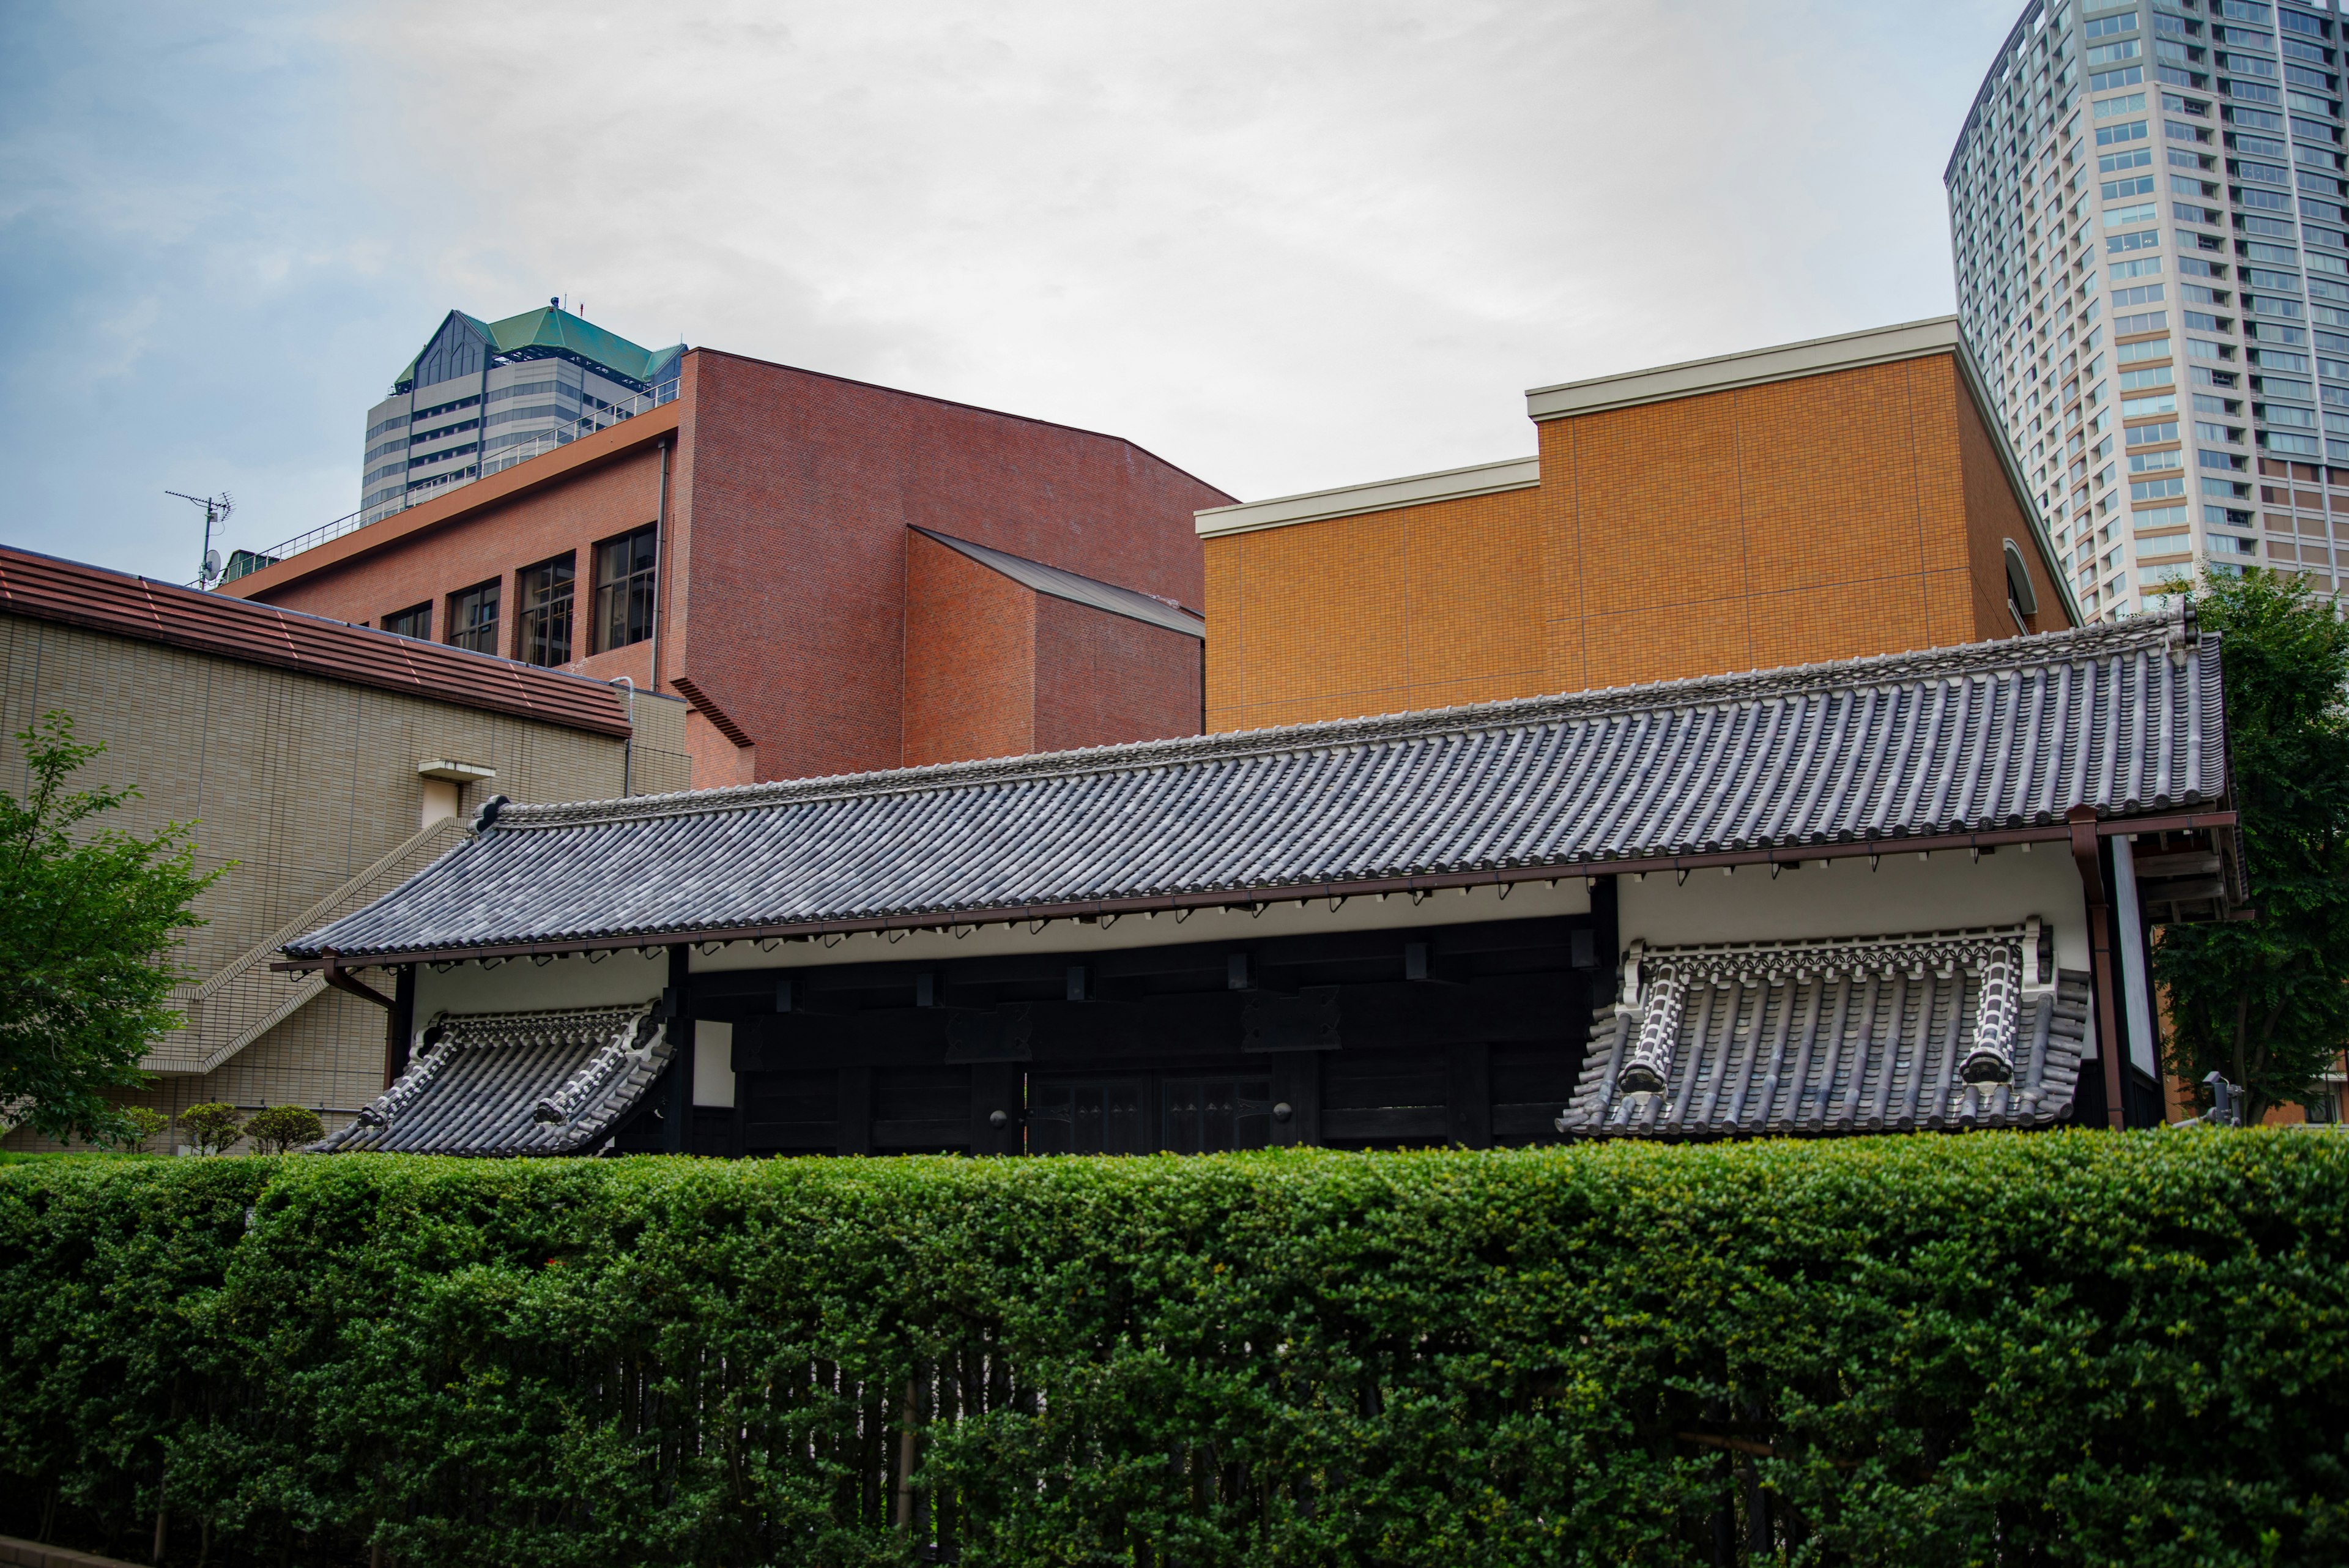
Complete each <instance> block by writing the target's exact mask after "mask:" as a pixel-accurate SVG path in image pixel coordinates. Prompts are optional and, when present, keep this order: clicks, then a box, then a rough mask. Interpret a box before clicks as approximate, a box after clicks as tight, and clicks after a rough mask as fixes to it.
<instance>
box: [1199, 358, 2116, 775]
mask: <svg viewBox="0 0 2349 1568" xmlns="http://www.w3.org/2000/svg"><path fill="white" fill-rule="evenodd" d="M1525 396H1526V415H1527V417H1528V418H1529V419H1530V420H1531V421H1533V423H1534V427H1535V440H1536V445H1537V452H1535V454H1534V455H1532V456H1530V457H1517V458H1510V459H1506V460H1505V461H1502V462H1492V463H1484V464H1479V465H1476V466H1474V467H1468V468H1459V469H1452V470H1448V471H1446V472H1440V473H1429V474H1420V475H1416V476H1413V477H1411V478H1405V479H1395V480H1385V481H1380V482H1377V483H1367V484H1352V485H1347V486H1343V487H1340V488H1338V489H1334V490H1326V491H1319V492H1314V493H1309V494H1303V495H1290V496H1283V497H1279V498H1278V499H1274V500H1268V501H1257V502H1250V503H1247V504H1243V505H1235V506H1219V507H1212V508H1208V509H1206V510H1204V511H1202V512H1200V513H1199V514H1198V518H1197V524H1196V526H1197V529H1198V533H1199V536H1200V538H1201V540H1202V542H1203V543H1204V545H1205V546H1206V556H1207V616H1208V620H1209V622H1210V624H1211V625H1212V626H1213V627H1214V628H1215V635H1214V638H1213V639H1212V640H1211V644H1210V647H1209V649H1208V668H1207V691H1208V695H1207V727H1208V728H1209V729H1212V730H1226V729H1246V728H1251V727H1255V726H1258V725H1263V724H1280V723H1291V722H1301V721H1305V720H1312V719H1324V718H1340V717H1346V716H1350V715H1354V714H1362V713H1377V712H1393V711H1408V710H1413V709H1421V708H1429V707H1435V706H1441V705H1443V704H1446V703H1456V702H1468V701H1488V700H1491V699H1495V698H1503V697H1518V696H1532V695H1535V694H1537V693H1540V692H1549V691H1574V690H1578V689H1580V688H1586V687H1605V686H1614V685H1621V684H1625V683H1630V682H1638V681H1647V680H1669V679H1672V678H1675V677H1680V676H1689V675H1700V674H1704V673H1707V672H1711V671H1715V670H1749V669H1755V668H1773V667H1777V666H1782V665H1789V664H1800V663H1806V662H1811V661H1816V660H1819V659H1845V658H1852V657H1857V656H1862V655H1868V654H1876V653H1891V652H1899V651H1901V650H1904V649H1920V648H1932V647H1946V646H1954V645H1957V644H1961V643H1966V642H1972V641H1978V640H1981V639H1986V638H1996V637H2011V636H2015V635H2019V634H2021V633H2023V632H2027V631H2044V630H2053V629H2055V628H2062V627H2066V626H2071V625H2075V624H2077V622H2078V619H2079V615H2078V610H2077V607H2076V606H2075V604H2074V603H2073V601H2072V598H2071V596H2070V593H2069V590H2068V589H2067V588H2066V587H2064V583H2063V580H2062V577H2061V575H2060V573H2059V572H2058V571H2057V570H2056V567H2055V558H2054V545H2053V542H2052V541H2051V540H2050V539H2049V537H2048V535H2047V533H2046V530H2045V528H2044V525H2043V524H2042V523H2041V522H2040V520H2039V517H2038V514H2037V511H2036V508H2035V506H2034V504H2033V502H2032V500H2031V498H2030V496H2029V494H2028V493H2027V491H2026V488H2025V486H2024V483H2023V474H2022V472H2021V470H2020V469H2019V468H2018V467H2017V466H2016V464H2015V461H2014V458H2013V453H2012V452H2010V451H2009V450H2008V449H2007V447H2006V445H2005V443H2004V442H2003V441H2002V440H2001V439H2000V437H1999V434H1998V426H1997V423H1996V421H1995V419H1994V418H1993V416H1992V412H1991V410H1992V408H1993V406H1994V405H1993V404H1992V402H1991V401H1990V400H1989V397H1988V394H1987V393H1986V392H1985V391H1984V389H1983V387H1982V373H1981V370H1980V369H1979V367H1977V366H1976V365H1975V363H1974V361H1973V358H1972V356H1971V354H1970V353H1969V352H1968V351H1967V350H1966V348H1965V346H1964V344H1963V343H1962V341H1961V337H1960V335H1959V332H1958V327H1957V323H1956V321H1955V320H1954V319H1951V318H1947V317H1944V318H1941V319H1939V320H1932V321H1919V322H1909V323H1906V324H1903V325H1900V326H1895V327H1882V328H1878V329H1874V330H1870V331H1866V332H1855V333H1848V334H1845V335H1843V336H1840V337H1825V338H1819V339H1816V340H1815V341H1811V342H1805V343H1794V344H1786V345H1783V346H1780V347H1776V348H1764V349H1759V350H1755V351H1753V352H1749V353H1742V354H1731V355H1724V356H1722V357H1719V358H1709V359H1701V360H1694V361H1692V362H1689V363H1687V364H1681V365H1669V366H1663V367H1661V368H1659V369H1650V370H1640V371H1635V372H1632V373H1630V374H1626V375H1615V376H1604V377H1599V378H1595V379H1587V380H1578V381H1569V382H1566V383H1562V384H1560V385H1557V386H1548V387H1538V388H1535V389H1532V390H1531V391H1528V392H1526V395H1525Z"/></svg>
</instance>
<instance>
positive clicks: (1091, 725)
mask: <svg viewBox="0 0 2349 1568" xmlns="http://www.w3.org/2000/svg"><path fill="white" fill-rule="evenodd" d="M676 385H677V390H676V393H675V396H674V398H673V400H662V399H659V398H655V397H647V398H646V399H644V400H641V401H642V402H643V403H644V407H643V408H641V409H640V410H622V411H623V412H624V413H628V414H630V415H631V417H626V418H624V419H619V420H617V421H611V420H610V416H605V421H589V422H588V423H586V424H584V425H583V427H582V429H581V431H579V433H578V439H576V440H571V441H567V442H565V443H564V444H562V445H560V446H557V447H554V449H553V450H549V451H546V452H543V453H542V454H541V455H537V456H533V457H531V458H528V459H527V460H526V461H523V462H516V463H513V464H512V466H509V467H505V468H502V469H496V470H494V471H492V472H488V473H486V474H484V475H483V476H481V477H480V478H478V479H476V480H474V481H473V482H472V483H466V484H462V485H458V486H452V487H450V488H448V489H445V490H442V491H440V492H439V493H435V494H434V496H433V498H432V499H430V500H428V501H425V502H423V503H422V504H419V505H416V506H412V507H409V509H407V510H405V511H401V512H397V513H394V514H391V515H389V516H387V517H383V518H380V519H379V520H378V521H375V522H372V523H367V524H365V525H364V526H358V527H354V528H351V529H350V530H349V531H347V532H342V533H335V532H334V531H333V530H331V529H328V530H322V531H321V535H323V536H320V535H305V538H304V539H302V540H297V541H294V542H292V543H291V544H290V545H285V546H279V547H278V548H276V549H274V550H272V551H269V552H265V553H264V555H263V556H262V557H261V558H262V559H263V560H264V561H265V562H266V563H267V564H264V565H261V566H259V568H258V569H257V570H252V571H249V572H247V573H245V574H244V575H243V576H237V577H236V578H234V579H233V581H231V582H230V583H229V584H227V585H226V589H225V591H227V592H230V593H234V594H239V595H243V596H244V597H250V598H254V599H259V600H262V601H264V602H266V603H269V604H273V605H280V606H284V607H287V608H291V609H300V610H306V611H309V612H312V613H314V614H318V615H325V616H331V617H333V618H336V619H340V620H347V621H351V622H355V623H360V624H365V625H368V626H374V627H380V628H386V629H391V630H398V631H402V632H405V633H407V634H409V635H410V636H418V637H426V638H429V639H433V640H436V641H441V642H450V643H455V644H458V645H460V646H463V647H468V648H471V649H475V650H477V651H481V652H490V653H498V654H502V655H504V656H505V657H508V658H513V659H523V660H526V661H528V662H532V663H537V664H544V665H549V666H553V667H556V668H560V669H564V670H573V671H575V672H577V673H579V674H582V675H588V676H594V677H597V678H600V679H603V680H617V679H619V678H621V677H624V676H625V677H626V678H627V679H628V680H631V681H633V682H635V683H636V685H638V686H639V687H640V688H649V689H652V690H656V691H665V692H674V693H676V694H677V695H679V696H682V697H684V698H685V699H686V700H687V701H688V702H689V703H691V704H692V711H691V714H690V715H689V718H688V731H689V739H690V745H691V750H692V753H693V758H694V763H693V782H694V784H695V785H696V786H697V787H708V786H710V785H716V784H749V783H752V782H755V781H759V780H764V779H776V778H793V777H806V776H811V775H819V774H836V773H854V772H862V771H865V770H869V769H874V768H888V767H897V766H901V765H905V764H911V763H929V762H946V761H952V760H957V759H962V758H970V757H980V756H990V755H1000V754H1005V753H1015V752H1026V751H1032V750H1041V749H1054V748H1061V747H1068V746H1080V745H1092V744H1099V743H1104V742H1118V741H1134V740H1147V739H1153V738H1157V737H1162V736H1172V735H1187V734H1194V733H1196V732H1198V730H1199V729H1200V728H1201V715H1202V708H1201V693H1202V687H1201V677H1202V659H1201V647H1202V637H1203V632H1204V622H1202V621H1201V620H1200V618H1199V614H1198V611H1199V607H1201V606H1202V604H1203V603H1204V601H1205V598H1206V583H1205V567H1204V564H1203V560H1204V557H1203V555H1202V551H1201V547H1200V544H1199V541H1198V538H1197V536H1196V535H1195V532H1194V527H1193V514H1194V513H1195V512H1196V511H1198V510H1199V509H1200V508H1202V507H1207V506H1215V505H1221V504H1228V503H1229V502H1230V500H1231V498H1230V497H1229V496H1226V495H1225V494H1223V493H1221V492H1220V491H1217V490H1216V489H1214V488H1213V487H1212V486H1210V485H1207V484H1205V483H1201V482H1200V481H1198V480H1196V479H1194V478H1193V477H1191V476H1190V475H1189V474H1187V473H1185V472H1182V471H1181V470H1179V469H1177V468H1174V467H1173V466H1172V465H1171V464H1168V463H1166V462H1162V461H1161V460H1160V459H1158V458H1156V457H1154V456H1152V455H1151V454H1150V453H1148V452H1144V451H1143V450H1142V449H1141V448H1139V447H1137V446H1135V445H1133V443H1132V442H1130V441H1123V440H1121V439H1119V438H1117V437H1114V436H1105V435H1099V434H1094V433H1092V432H1090V431H1078V430H1071V429H1069V428H1067V427H1065V426H1061V425H1054V424H1048V423H1046V422H1044V421H1039V420H1030V419H1021V418H1019V417H1017V416H1014V415H1009V414H1002V413H996V412H992V411H989V410H984V409H975V408H970V407H967V406H965V405H962V404H958V403H951V402H947V401H945V400H940V399H936V398H927V397H921V396H917V395H915V394H912V393H907V392H900V391H893V390H890V389H886V388H882V387H874V386H868V385H865V384H864V383H861V382H856V381H850V380H844V379H841V378H838V377H834V376H825V375H819V374H817V373H815V372H812V371H808V370H799V369H792V368H790V367H787V366H782V365H773V364H768V363H766V362H764V361H761V360H757V359H750V358H742V357H740V356H739V355H733V354H724V353H719V352H716V351H713V350H710V349H706V348H705V349H695V350H692V351H691V352H689V353H688V355H687V356H686V358H685V362H684V368H683V373H682V375H681V377H680V378H679V379H678V382H677V384H676ZM462 390H463V389H462V388H459V387H454V386H453V384H452V390H451V392H450V394H448V395H447V396H446V397H443V398H442V399H441V400H442V401H450V400H460V399H456V393H458V392H461V391H462ZM663 391H664V392H666V388H664V389H663ZM419 395H421V394H419ZM461 411H462V410H460V412H461ZM596 422H605V423H606V426H607V428H600V429H598V428H595V423H596ZM273 557H274V558H273Z"/></svg>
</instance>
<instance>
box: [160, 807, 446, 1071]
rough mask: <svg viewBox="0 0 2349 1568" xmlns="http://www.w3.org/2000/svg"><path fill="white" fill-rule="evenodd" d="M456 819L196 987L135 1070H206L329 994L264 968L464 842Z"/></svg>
mask: <svg viewBox="0 0 2349 1568" xmlns="http://www.w3.org/2000/svg"><path fill="white" fill-rule="evenodd" d="M464 837H465V824H464V822H463V820H462V819H461V818H459V817H454V816H449V817H442V818H441V819H440V821H438V822H435V823H433V824H432V825H431V826H428V827H424V828H421V829H419V830H418V832H417V833H416V834H415V836H412V837H410V838H409V839H408V840H406V841H405V842H403V843H400V844H398V845H395V846H392V847H391V848H390V849H389V850H388V851H387V852H386V853H385V854H384V855H383V856H382V857H380V858H379V859H378V860H377V861H376V862H375V864H373V865H371V866H369V867H367V868H366V869H365V870H363V871H361V872H360V873H359V874H358V875H357V876H356V877H352V878H351V879H350V880H349V881H347V882H346V883H344V884H343V885H342V886H341V887H339V888H336V889H334V891H332V892H330V893H328V894H327V895H326V897H324V898H320V899H318V900H317V901H316V903H314V904H312V905H310V906H309V907H308V908H307V909H304V910H303V911H302V912H301V913H300V914H298V915H295V917H294V918H293V919H290V920H288V921H286V922H285V924H284V925H282V926H280V927H278V928H277V929H275V930H274V931H272V932H270V933H269V934H268V935H267V936H265V937H264V938H263V939H262V940H260V941H258V942H256V943H254V945H253V946H252V947H250V948H248V949H246V950H244V951H243V952H242V953H239V954H238V955H237V956H236V957H235V958H234V959H233V960H232V961H230V962H229V963H228V964H227V965H225V966H224V967H223V968H222V969H221V970H220V971H217V972H216V973H214V974H212V975H211V976H210V977H209V978H207V979H205V980H202V981H199V982H197V983H196V984H194V985H191V986H187V987H183V988H182V989H181V991H179V992H176V993H175V994H174V995H173V997H172V999H171V1005H172V1006H174V1007H176V1008H178V1009H179V1010H180V1011H181V1012H182V1013H183V1014H185V1015H186V1017H187V1023H186V1026H185V1027H183V1028H180V1029H175V1030H173V1031H171V1033H168V1034H165V1035H163V1036H162V1037H160V1039H158V1040H157V1041H156V1042H155V1043H154V1044H153V1046H152V1047H151V1048H150V1050H149V1051H148V1053H147V1054H146V1055H145V1056H144V1057H143V1058H141V1059H140V1067H142V1068H144V1069H145V1070H146V1071H148V1072H150V1073H209V1072H211V1071H212V1069H214V1068H215V1067H218V1066H219V1065H220V1064H222V1063H223V1062H225V1061H227V1060H228V1059H229V1058H230V1057H232V1056H233V1055H235V1054H237V1053H238V1052H240V1051H242V1050H243V1049H244V1048H245V1047H246V1046H248V1045H250V1044H253V1043H254V1041H256V1040H258V1039H260V1038H261V1037H262V1036H263V1035H264V1034H266V1033H269V1032H270V1031H271V1030H272V1029H274V1028H276V1027H277V1026H278V1025H279V1024H280V1023H285V1020H287V1019H289V1018H291V1017H293V1016H294V1015H295V1013H296V1012H300V1011H302V1009H303V1008H305V1007H306V1006H308V1005H309V1004H310V1003H311V1002H313V1001H315V1000H316V998H317V997H318V996H319V995H320V993H322V992H325V991H326V981H325V979H324V978H323V977H321V976H319V975H316V974H286V973H284V972H282V971H276V970H273V969H271V968H270V967H269V966H270V964H271V962H272V961H274V960H275V959H276V958H277V956H278V950H279V949H281V948H282V947H284V946H285V943H287V942H289V941H292V940H294V939H295V937H298V936H300V935H302V934H303V933H304V932H305V931H314V930H316V929H318V928H319V927H320V926H323V925H325V924H326V923H327V922H328V921H330V920H336V919H341V918H342V917H343V916H345V915H347V914H349V913H350V912H351V911H352V910H354V909H360V908H362V907H363V906H365V905H367V904H370V903H372V902H374V901H375V900H376V899H377V898H380V897H382V896H383V895H384V894H386V893H388V892H389V891H391V889H393V888H397V887H398V886H399V885H400V884H401V883H402V882H405V881H407V880H408V879H409V877H413V876H415V875H416V874H417V873H418V872H419V871H421V870H423V869H424V867H427V866H429V865H430V864H431V863H432V862H433V861H435V860H437V859H439V858H440V857H441V856H442V855H444V854H446V853H447V852H448V851H450V849H453V848H455V847H456V846H458V845H459V844H460V843H462V842H463V841H464Z"/></svg>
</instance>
